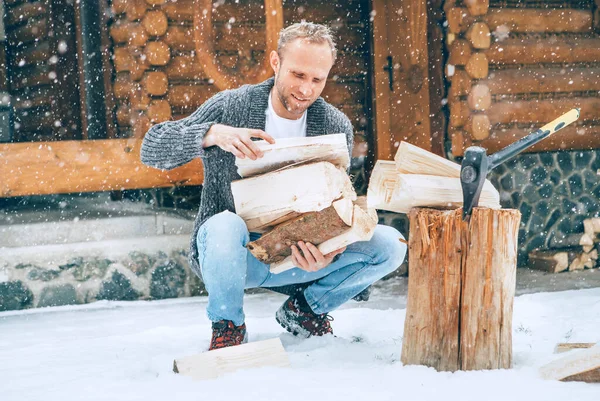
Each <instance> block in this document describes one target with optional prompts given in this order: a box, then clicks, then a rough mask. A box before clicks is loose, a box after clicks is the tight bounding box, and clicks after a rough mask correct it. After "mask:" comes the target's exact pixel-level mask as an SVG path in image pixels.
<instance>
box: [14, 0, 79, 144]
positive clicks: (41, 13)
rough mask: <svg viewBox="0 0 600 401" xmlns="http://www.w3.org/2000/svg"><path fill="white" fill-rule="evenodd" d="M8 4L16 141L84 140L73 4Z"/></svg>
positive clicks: (47, 0)
mask: <svg viewBox="0 0 600 401" xmlns="http://www.w3.org/2000/svg"><path fill="white" fill-rule="evenodd" d="M4 3H5V13H4V16H3V17H4V22H5V26H6V40H7V70H8V71H7V72H8V81H9V90H10V94H11V96H12V103H13V107H14V122H15V124H14V140H15V141H52V140H63V139H80V138H81V124H80V120H81V118H80V105H79V94H78V75H77V60H76V54H77V52H76V43H75V17H74V8H73V2H72V1H68V0H39V1H24V0H4Z"/></svg>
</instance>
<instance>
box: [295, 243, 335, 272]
mask: <svg viewBox="0 0 600 401" xmlns="http://www.w3.org/2000/svg"><path fill="white" fill-rule="evenodd" d="M345 250H346V247H343V248H341V249H338V250H337V251H333V252H331V253H328V254H327V255H323V254H322V253H321V251H319V249H318V248H317V247H316V246H314V245H313V244H311V243H309V242H302V241H298V246H297V247H296V246H295V245H292V262H294V266H296V267H299V268H300V269H302V270H306V271H307V272H316V271H319V270H321V269H323V268H324V267H327V266H329V264H330V263H331V261H332V260H333V258H334V257H335V256H336V255H339V254H340V253H342V252H344V251H345ZM300 251H302V253H301V252H300Z"/></svg>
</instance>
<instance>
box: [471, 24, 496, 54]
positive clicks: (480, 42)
mask: <svg viewBox="0 0 600 401" xmlns="http://www.w3.org/2000/svg"><path fill="white" fill-rule="evenodd" d="M465 37H466V38H467V40H468V41H469V42H471V45H472V46H473V48H474V49H488V48H489V47H490V45H491V43H492V39H491V37H492V35H491V33H490V28H489V27H488V26H487V24H486V23H485V22H475V23H474V24H473V25H471V26H470V27H469V29H468V30H467V33H466V34H465Z"/></svg>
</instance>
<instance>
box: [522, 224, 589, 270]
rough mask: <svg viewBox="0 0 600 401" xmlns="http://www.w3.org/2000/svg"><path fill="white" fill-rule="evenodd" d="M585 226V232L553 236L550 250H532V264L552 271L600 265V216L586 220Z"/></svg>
mask: <svg viewBox="0 0 600 401" xmlns="http://www.w3.org/2000/svg"><path fill="white" fill-rule="evenodd" d="M583 228H584V232H583V233H575V234H569V235H566V236H562V237H554V238H552V240H551V241H550V248H551V249H549V250H534V251H532V252H530V253H529V262H530V265H531V266H532V267H533V268H534V269H538V270H543V271H547V272H550V273H559V272H562V271H573V270H583V269H591V268H594V267H600V260H599V259H598V253H599V252H600V218H598V217H596V218H589V219H586V220H584V222H583Z"/></svg>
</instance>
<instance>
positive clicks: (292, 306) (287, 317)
mask: <svg viewBox="0 0 600 401" xmlns="http://www.w3.org/2000/svg"><path fill="white" fill-rule="evenodd" d="M305 309H310V307H307V308H305ZM275 319H276V320H277V323H279V324H280V325H281V327H283V328H284V329H286V330H287V331H289V332H290V333H292V334H293V335H295V336H301V337H305V338H308V337H311V336H323V335H325V334H333V329H332V328H331V324H329V322H331V321H332V320H333V317H331V316H329V315H328V314H327V313H322V314H320V315H318V314H316V313H314V312H313V311H306V310H302V309H301V308H300V306H299V303H298V301H297V299H295V298H294V297H290V298H288V300H287V301H285V303H284V304H283V305H282V306H281V307H280V308H279V310H278V311H277V313H275Z"/></svg>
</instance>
